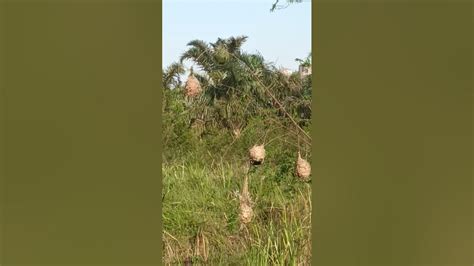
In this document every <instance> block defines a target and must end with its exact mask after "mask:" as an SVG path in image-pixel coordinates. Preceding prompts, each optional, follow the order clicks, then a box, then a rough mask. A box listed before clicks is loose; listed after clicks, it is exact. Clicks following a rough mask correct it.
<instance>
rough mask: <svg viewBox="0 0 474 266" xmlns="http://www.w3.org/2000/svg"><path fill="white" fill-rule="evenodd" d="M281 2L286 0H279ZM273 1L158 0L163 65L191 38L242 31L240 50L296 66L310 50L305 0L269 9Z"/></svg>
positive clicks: (205, 38) (308, 4)
mask: <svg viewBox="0 0 474 266" xmlns="http://www.w3.org/2000/svg"><path fill="white" fill-rule="evenodd" d="M280 2H282V3H286V0H280ZM273 3H274V0H164V1H163V67H166V66H168V65H169V64H171V63H172V62H175V61H178V60H179V56H180V55H181V54H182V53H183V52H184V51H185V50H186V44H187V43H188V42H189V41H191V40H194V39H199V40H203V41H206V42H214V41H216V40H217V38H219V37H221V38H227V37H231V36H238V35H246V36H248V37H249V38H248V39H247V42H246V43H245V44H244V45H243V47H242V49H243V50H244V51H247V52H251V53H255V52H260V53H261V54H262V55H263V56H264V58H265V59H266V60H267V61H269V62H273V63H275V65H276V66H277V67H285V68H290V69H292V70H296V69H297V67H298V64H297V63H296V62H295V58H305V57H306V56H307V55H308V53H309V52H310V51H311V2H310V0H305V1H304V2H303V3H297V4H292V5H290V6H288V7H287V8H286V9H280V10H276V11H275V12H270V8H271V6H272V4H273Z"/></svg>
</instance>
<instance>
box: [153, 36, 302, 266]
mask: <svg viewBox="0 0 474 266" xmlns="http://www.w3.org/2000/svg"><path fill="white" fill-rule="evenodd" d="M246 39H247V37H245V36H238V37H231V38H228V39H218V40H217V41H216V42H214V43H205V42H203V41H200V40H193V41H191V42H189V44H188V46H189V47H188V49H187V51H185V52H184V53H183V55H182V56H181V58H180V60H179V62H176V63H174V64H172V65H170V66H169V67H168V68H167V69H165V70H164V73H163V84H164V92H163V93H164V97H163V101H164V102H163V127H164V128H163V133H164V139H163V141H164V148H165V152H164V154H163V166H162V167H163V175H164V179H163V226H164V228H163V229H164V232H163V239H164V247H163V249H164V255H165V258H164V261H165V263H166V264H172V265H174V264H179V263H181V264H182V263H183V262H184V261H185V260H191V261H193V262H206V263H208V264H209V265H310V258H311V241H310V240H311V232H310V229H311V189H310V184H309V183H308V182H302V181H300V180H299V179H298V178H297V177H296V176H295V162H296V160H297V158H298V157H297V154H298V152H300V153H301V156H302V157H304V158H306V159H307V160H308V161H310V159H311V150H310V148H311V138H310V136H309V127H310V119H311V76H302V75H300V74H299V73H298V72H295V73H293V74H291V75H285V74H284V73H282V72H280V71H279V70H278V69H277V68H275V66H273V65H272V64H270V63H268V62H266V61H265V60H264V58H263V57H262V56H261V55H259V54H250V53H246V52H244V51H242V49H241V48H242V46H243V44H244V43H245V41H246ZM308 60H309V61H308ZM184 61H189V62H190V63H192V64H193V66H192V69H191V75H193V76H194V77H196V78H197V79H198V80H199V83H200V85H201V87H202V92H201V93H200V94H199V95H197V96H194V97H188V96H185V92H184V91H185V83H184V81H183V78H182V77H183V75H184V74H185V73H186V69H185V67H184V66H183V63H184ZM310 62H311V61H310V56H309V57H308V58H306V59H304V60H301V64H306V65H305V66H306V67H309V66H310ZM307 63H309V65H308V64H307ZM255 144H265V149H266V157H265V162H264V163H263V164H261V165H258V166H251V167H250V168H249V167H248V165H249V161H248V150H249V148H251V147H252V146H253V145H255ZM245 176H248V178H249V181H248V182H249V188H248V190H249V193H250V195H251V198H252V201H253V212H254V216H253V219H252V221H251V222H250V223H249V224H246V225H245V226H242V224H240V222H239V191H241V190H242V183H243V180H244V177H245Z"/></svg>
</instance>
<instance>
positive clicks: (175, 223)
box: [163, 154, 311, 265]
mask: <svg viewBox="0 0 474 266" xmlns="http://www.w3.org/2000/svg"><path fill="white" fill-rule="evenodd" d="M203 157H205V156H199V155H197V154H196V155H195V157H194V158H189V157H188V158H186V160H183V161H182V162H181V163H177V162H173V164H163V175H164V179H163V185H164V188H163V190H164V191H163V193H164V200H163V229H164V232H163V240H164V256H165V263H166V264H167V265H176V264H183V263H184V261H185V260H186V259H188V260H192V262H193V264H208V265H310V259H311V188H310V184H309V183H303V182H300V181H298V180H297V179H296V178H295V177H294V176H293V175H292V174H291V170H290V169H291V168H290V167H288V165H283V166H281V165H280V166H279V167H278V166H277V165H274V164H272V162H271V161H270V162H268V163H267V162H265V163H264V164H262V165H259V166H253V167H252V169H251V170H250V172H249V191H250V193H251V195H252V200H253V203H254V206H253V209H254V213H255V216H254V218H253V221H252V222H251V223H250V224H248V225H246V226H244V227H241V226H240V222H239V217H238V215H239V198H238V195H239V191H240V189H241V185H242V179H243V176H244V174H245V172H244V171H245V170H244V167H243V165H244V163H241V162H233V163H228V162H223V161H219V160H217V161H213V160H203Z"/></svg>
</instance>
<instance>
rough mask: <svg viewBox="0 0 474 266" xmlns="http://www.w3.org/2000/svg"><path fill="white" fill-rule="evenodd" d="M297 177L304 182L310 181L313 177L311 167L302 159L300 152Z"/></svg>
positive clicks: (297, 161) (297, 162)
mask: <svg viewBox="0 0 474 266" xmlns="http://www.w3.org/2000/svg"><path fill="white" fill-rule="evenodd" d="M296 175H297V176H298V177H299V178H300V180H302V181H308V179H309V176H310V175H311V165H310V164H309V163H308V161H306V160H305V159H303V158H301V154H300V152H298V159H297V160H296Z"/></svg>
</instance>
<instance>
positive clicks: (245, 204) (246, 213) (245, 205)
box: [239, 176, 253, 225]
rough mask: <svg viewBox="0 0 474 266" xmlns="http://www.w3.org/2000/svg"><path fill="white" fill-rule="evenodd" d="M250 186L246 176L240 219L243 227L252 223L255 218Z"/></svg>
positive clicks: (241, 196) (241, 198)
mask: <svg viewBox="0 0 474 266" xmlns="http://www.w3.org/2000/svg"><path fill="white" fill-rule="evenodd" d="M248 186H249V185H248V176H245V178H244V185H243V186H242V192H241V193H240V214H239V219H240V222H241V224H242V225H245V224H248V223H250V222H251V221H252V218H253V209H252V200H251V198H250V193H249V188H248Z"/></svg>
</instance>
